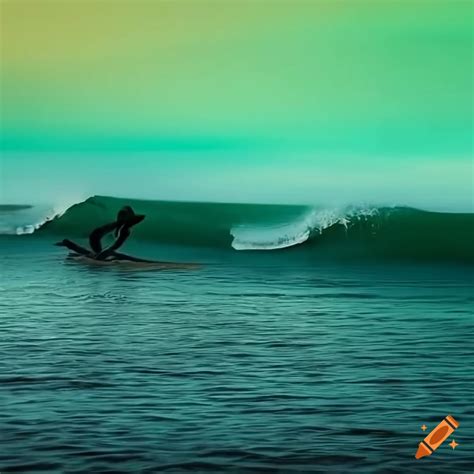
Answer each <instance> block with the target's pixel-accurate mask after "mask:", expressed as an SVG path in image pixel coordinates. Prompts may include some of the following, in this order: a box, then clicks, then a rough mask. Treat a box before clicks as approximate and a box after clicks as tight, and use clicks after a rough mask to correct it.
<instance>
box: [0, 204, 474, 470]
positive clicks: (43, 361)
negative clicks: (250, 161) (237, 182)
mask: <svg viewBox="0 0 474 474" xmlns="http://www.w3.org/2000/svg"><path fill="white" fill-rule="evenodd" d="M124 204H130V205H132V206H133V208H134V209H135V211H136V212H138V213H143V214H146V219H145V220H144V221H143V223H142V224H140V225H138V226H137V227H136V228H134V229H133V231H132V236H131V237H130V239H129V241H127V243H126V244H125V245H124V247H123V248H122V249H121V251H123V252H124V253H127V254H131V255H134V256H138V257H142V258H150V259H156V260H161V261H173V262H193V263H198V264H200V266H199V267H197V268H194V269H161V270H157V269H156V268H143V267H134V266H132V265H123V264H110V265H102V266H98V265H93V264H87V263H86V262H84V261H78V260H77V259H73V258H69V257H68V255H67V252H66V251H65V249H64V248H59V247H55V246H53V243H54V242H56V241H58V240H61V239H63V238H70V239H72V240H74V241H77V242H78V243H80V244H81V245H87V235H88V233H89V232H90V231H91V230H92V229H93V228H94V227H95V226H97V225H100V224H102V223H104V222H107V221H109V220H111V219H113V218H114V216H115V214H116V212H117V210H118V209H119V208H120V207H121V206H122V205H124ZM0 218H1V221H0V230H1V233H2V235H0V289H1V299H0V472H2V473H7V472H21V473H23V472H25V473H29V472H35V473H36V472H44V473H64V472H67V473H91V472H97V473H99V472H100V473H112V472H114V473H120V472H124V473H142V472H143V473H152V472H161V471H163V472H170V473H179V472H203V473H204V472H215V473H224V472H229V473H254V472H255V473H259V472H262V473H263V472H265V473H273V472H278V473H287V472H288V473H297V472H312V473H347V472H354V473H363V474H367V473H400V472H404V473H420V472H430V473H438V472H439V473H446V472H452V473H472V472H473V470H474V456H473V452H474V449H473V446H474V408H473V407H474V403H473V402H474V379H473V369H472V367H473V362H474V344H473V342H472V341H473V335H474V318H473V306H474V305H473V302H474V297H473V291H472V290H473V277H474V273H473V269H474V266H473V264H474V247H473V245H472V242H473V237H474V214H456V213H436V212H427V211H423V210H418V209H413V208H401V207H391V208H373V207H370V206H366V207H347V208H344V209H341V208H338V209H336V208H334V209H327V208H326V209H324V208H317V207H312V206H283V205H282V206H277V205H251V204H218V203H185V202H155V201H137V200H130V199H118V198H110V197H101V196H96V197H93V198H90V199H88V200H86V201H85V202H82V203H77V205H75V206H72V207H70V208H68V209H67V210H65V212H62V213H59V214H57V215H53V214H48V212H47V209H46V207H44V206H41V207H38V206H30V207H29V206H0ZM449 414H450V415H452V416H453V417H454V418H455V419H456V420H457V421H458V422H459V425H460V426H459V428H458V429H457V430H456V431H455V433H453V434H452V435H451V436H450V437H449V439H448V440H446V442H445V443H443V444H442V445H441V446H440V447H439V448H438V449H437V450H436V451H435V452H434V453H433V454H432V455H431V456H429V457H426V458H423V459H420V460H416V459H415V452H416V450H417V447H418V444H419V443H420V441H421V440H422V439H423V438H424V437H425V436H426V435H427V434H428V433H429V431H430V430H432V429H433V428H434V427H435V426H436V425H437V424H438V423H439V422H440V421H441V420H442V419H443V418H445V417H446V416H447V415H449ZM423 425H426V426H427V428H428V429H427V431H426V432H425V431H423V430H422V428H421V427H422V426H423ZM453 439H454V440H455V441H456V443H458V446H457V447H455V449H454V448H452V447H451V446H450V445H449V444H448V443H449V442H450V441H451V440H453Z"/></svg>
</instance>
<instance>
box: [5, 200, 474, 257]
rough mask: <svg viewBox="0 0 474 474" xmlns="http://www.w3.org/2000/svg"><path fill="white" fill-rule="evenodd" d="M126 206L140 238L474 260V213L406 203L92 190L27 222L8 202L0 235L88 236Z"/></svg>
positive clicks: (344, 254)
mask: <svg viewBox="0 0 474 474" xmlns="http://www.w3.org/2000/svg"><path fill="white" fill-rule="evenodd" d="M127 204H128V205H131V206H132V207H133V208H134V209H135V211H136V212H139V213H142V214H145V215H146V219H145V220H144V221H143V223H141V224H140V225H139V226H137V227H136V228H134V230H133V238H134V239H143V240H147V241H154V242H159V243H167V244H176V245H188V246H207V247H220V248H229V249H235V250H238V251H250V250H253V251H280V252H281V251H286V252H299V251H308V250H309V251H310V253H311V255H313V256H317V257H318V258H326V257H327V258H339V259H347V258H351V257H362V258H366V257H372V258H376V259H387V258H392V259H413V260H435V261H439V260H443V261H458V262H464V263H473V262H474V246H473V245H472V243H471V242H472V241H473V240H474V214H459V213H458V214H455V213H439V212H428V211H422V210H418V209H413V208H407V207H346V208H331V209H330V208H318V207H317V206H287V205H263V204H221V203H192V202H175V201H143V200H134V199H120V198H112V197H102V196H94V197H91V198H89V199H87V200H85V201H83V202H80V203H77V204H74V205H73V206H71V207H69V208H68V209H67V210H65V209H64V207H65V206H60V207H59V208H56V209H55V210H53V213H51V211H49V212H48V213H47V214H45V215H43V216H42V217H39V216H38V215H37V217H36V220H34V221H32V222H31V223H23V224H21V225H18V223H19V222H22V221H21V219H19V218H18V216H20V214H22V213H23V218H22V219H23V221H24V220H25V215H26V214H27V215H28V216H30V217H31V216H32V209H30V208H29V209H16V210H12V209H9V210H6V209H4V208H5V206H3V208H0V216H2V224H1V226H0V233H4V234H5V233H9V234H11V233H15V234H18V235H19V234H28V233H29V234H33V235H41V236H51V239H53V238H55V239H56V238H57V237H61V238H64V237H67V238H76V239H82V238H86V237H87V236H88V234H89V233H90V231H91V230H92V229H93V228H94V227H96V226H99V225H101V224H103V223H104V222H108V221H111V220H114V219H115V216H116V213H117V211H118V209H120V207H122V206H124V205H127ZM10 207H11V206H10ZM25 212H26V214H25ZM8 219H10V220H12V221H11V222H9V221H8Z"/></svg>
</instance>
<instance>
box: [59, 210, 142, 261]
mask: <svg viewBox="0 0 474 474" xmlns="http://www.w3.org/2000/svg"><path fill="white" fill-rule="evenodd" d="M131 212H132V215H131V216H130V214H129V215H128V216H127V218H126V219H124V218H119V219H118V220H117V221H114V222H110V223H109V224H105V225H103V226H100V227H97V228H96V229H94V230H93V231H92V232H91V233H90V235H89V244H90V246H91V249H92V252H91V251H89V250H87V249H85V248H83V247H81V246H80V245H78V244H76V243H75V242H72V241H70V240H69V239H64V240H62V241H61V242H58V243H57V244H56V245H59V246H62V247H67V248H68V249H70V250H72V251H73V252H76V253H78V254H80V255H85V256H86V257H90V258H94V259H96V260H105V259H107V258H108V257H110V258H112V259H118V260H131V261H142V262H143V261H146V260H141V259H136V258H134V257H130V256H128V255H123V254H119V253H117V252H116V250H117V249H118V248H120V247H121V246H122V245H123V244H124V242H125V241H126V240H127V238H128V237H129V236H130V228H131V227H132V226H134V225H136V224H138V223H139V222H141V221H142V220H143V219H144V218H145V216H144V215H136V214H133V211H131ZM111 232H114V233H115V236H116V237H117V238H116V240H115V242H114V243H113V244H112V245H111V246H110V247H108V248H106V249H103V248H102V238H103V237H104V236H105V235H107V234H109V233H111Z"/></svg>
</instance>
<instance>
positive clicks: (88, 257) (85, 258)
mask: <svg viewBox="0 0 474 474" xmlns="http://www.w3.org/2000/svg"><path fill="white" fill-rule="evenodd" d="M56 245H58V246H61V247H66V248H68V249H69V250H70V254H69V258H71V259H73V260H74V261H77V262H81V263H88V264H90V265H100V266H104V265H105V266H111V265H112V266H117V265H120V266H121V267H126V268H146V269H152V268H154V269H161V270H165V269H170V270H171V269H187V270H191V269H196V268H199V267H200V266H201V265H199V264H196V263H180V262H163V261H158V260H145V259H143V258H138V257H133V256H131V255H126V254H124V253H119V252H112V253H111V255H110V257H108V258H107V259H104V260H99V259H97V258H94V255H93V254H92V252H90V251H89V250H87V249H86V248H84V247H82V246H80V245H78V244H76V243H75V242H72V241H70V240H67V239H65V240H63V241H61V242H58V243H57V244H56Z"/></svg>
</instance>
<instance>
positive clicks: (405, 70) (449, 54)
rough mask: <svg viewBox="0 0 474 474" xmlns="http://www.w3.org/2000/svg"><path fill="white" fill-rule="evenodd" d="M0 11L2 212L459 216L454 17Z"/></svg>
mask: <svg viewBox="0 0 474 474" xmlns="http://www.w3.org/2000/svg"><path fill="white" fill-rule="evenodd" d="M0 2H1V3H0V15H1V20H0V21H1V25H0V26H1V31H0V55H1V56H0V59H1V62H0V68H1V71H0V72H1V82H0V131H1V144H0V152H1V156H0V173H1V174H0V202H2V203H13V202H15V203H16V202H18V203H25V202H29V203H37V202H53V201H61V200H72V201H74V200H76V199H83V198H85V197H87V196H89V195H91V194H107V195H116V196H122V197H140V198H148V199H177V200H183V199H184V200H188V199H189V200H206V201H209V200H211V201H234V202H235V201H237V202H279V203H282V202H291V203H293V202H294V203H297V202H298V203H332V202H339V201H341V202H343V201H344V202H348V203H353V202H359V201H364V202H369V201H370V202H372V203H375V204H406V205H414V206H417V207H423V208H430V209H444V210H472V208H473V161H472V159H473V142H472V137H473V127H472V126H473V87H472V84H473V82H472V81H473V77H472V65H473V54H472V53H473V50H472V48H473V32H472V8H473V6H472V3H471V2H470V1H463V0H443V1H436V0H414V1H411V0H410V1H408V0H383V1H382V0H381V1H375V0H372V1H359V0H331V1H329V0H328V1H319V0H314V1H298V0H295V1H291V2H290V1H289V0H287V1H272V0H238V1H237V0H228V1H224V0H220V1H212V2H211V1H204V0H203V1H200V0H187V1H185V0H174V1H172V0H171V1H150V0H149V1H142V0H134V1H131V0H129V1H117V0H100V1H97V0H71V1H68V2H66V1H64V0H59V1H49V0H40V1H38V0H35V1H27V0H0Z"/></svg>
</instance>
